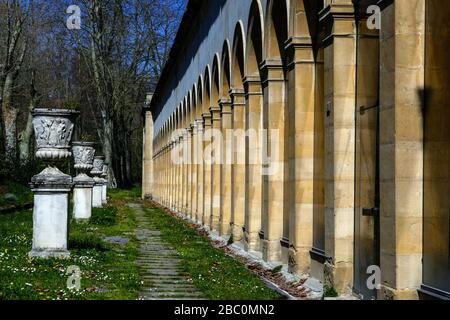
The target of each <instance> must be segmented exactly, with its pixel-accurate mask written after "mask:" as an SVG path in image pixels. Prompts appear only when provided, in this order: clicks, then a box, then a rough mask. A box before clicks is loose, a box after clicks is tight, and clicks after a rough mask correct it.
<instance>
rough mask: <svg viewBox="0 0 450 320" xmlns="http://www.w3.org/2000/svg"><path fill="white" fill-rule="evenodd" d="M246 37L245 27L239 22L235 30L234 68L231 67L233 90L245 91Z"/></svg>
mask: <svg viewBox="0 0 450 320" xmlns="http://www.w3.org/2000/svg"><path fill="white" fill-rule="evenodd" d="M244 39H245V35H244V27H243V26H242V23H241V22H238V23H237V25H236V28H235V30H234V38H233V56H232V63H231V64H232V66H231V70H232V72H231V74H232V81H231V86H232V87H233V89H240V90H244V83H243V79H244V76H245V73H244V71H245V63H244V61H245V59H244V56H245V47H244V43H245V40H244Z"/></svg>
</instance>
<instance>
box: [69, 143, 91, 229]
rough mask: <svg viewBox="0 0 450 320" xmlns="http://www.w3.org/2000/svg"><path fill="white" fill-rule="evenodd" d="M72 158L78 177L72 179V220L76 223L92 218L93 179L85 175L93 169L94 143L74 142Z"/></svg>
mask: <svg viewBox="0 0 450 320" xmlns="http://www.w3.org/2000/svg"><path fill="white" fill-rule="evenodd" d="M73 145H74V146H73V148H72V152H73V156H74V160H75V170H77V172H78V175H77V177H76V178H75V179H74V190H73V218H74V219H75V220H76V221H88V220H89V219H90V218H91V216H92V189H93V188H94V185H95V182H94V179H92V178H91V177H89V176H88V175H87V173H88V172H90V171H91V170H92V168H93V167H94V165H93V164H94V155H95V149H94V147H93V146H94V143H88V142H74V143H73Z"/></svg>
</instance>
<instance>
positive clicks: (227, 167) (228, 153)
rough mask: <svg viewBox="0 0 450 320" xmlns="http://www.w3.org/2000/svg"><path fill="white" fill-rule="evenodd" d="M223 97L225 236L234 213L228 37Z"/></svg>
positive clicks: (224, 49)
mask: <svg viewBox="0 0 450 320" xmlns="http://www.w3.org/2000/svg"><path fill="white" fill-rule="evenodd" d="M221 67H222V69H221V87H222V88H221V98H220V107H221V115H222V121H221V122H222V123H221V130H222V137H223V138H222V141H223V143H222V156H221V159H222V162H221V201H220V204H221V208H220V210H221V213H220V234H221V235H223V236H228V235H230V231H231V228H230V223H231V215H232V213H231V212H232V199H233V196H232V194H233V181H232V167H231V160H232V156H233V153H232V146H233V141H232V139H230V138H229V136H228V133H229V132H231V130H232V129H233V110H232V108H231V98H230V80H231V62H230V46H229V42H228V39H227V40H225V42H224V44H223V46H222V63H221Z"/></svg>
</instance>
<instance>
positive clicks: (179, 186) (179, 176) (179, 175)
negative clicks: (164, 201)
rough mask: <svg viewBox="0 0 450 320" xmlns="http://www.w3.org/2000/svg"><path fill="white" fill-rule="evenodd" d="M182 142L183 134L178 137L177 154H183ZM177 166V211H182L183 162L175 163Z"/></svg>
mask: <svg viewBox="0 0 450 320" xmlns="http://www.w3.org/2000/svg"><path fill="white" fill-rule="evenodd" d="M182 143H183V138H182V136H178V137H177V139H176V146H175V148H176V152H177V154H178V155H179V154H181V148H182ZM175 167H176V190H177V192H176V195H175V197H176V211H178V212H181V211H182V203H183V199H182V190H183V188H182V186H183V176H182V172H183V171H182V164H181V163H177V164H175Z"/></svg>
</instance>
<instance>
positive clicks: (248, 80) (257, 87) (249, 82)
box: [243, 76, 262, 96]
mask: <svg viewBox="0 0 450 320" xmlns="http://www.w3.org/2000/svg"><path fill="white" fill-rule="evenodd" d="M243 81H244V87H245V95H246V96H251V95H259V96H260V95H262V87H261V78H260V77H259V76H246V77H245V78H244V79H243Z"/></svg>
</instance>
